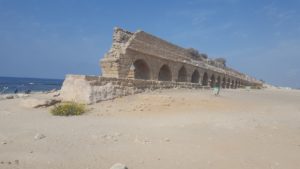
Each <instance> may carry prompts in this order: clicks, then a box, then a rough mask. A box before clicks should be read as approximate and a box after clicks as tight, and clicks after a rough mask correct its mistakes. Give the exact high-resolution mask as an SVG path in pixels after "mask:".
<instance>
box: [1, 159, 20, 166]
mask: <svg viewBox="0 0 300 169" xmlns="http://www.w3.org/2000/svg"><path fill="white" fill-rule="evenodd" d="M19 163H20V161H19V160H15V161H14V162H11V161H7V162H5V161H0V164H7V165H12V164H16V165H19Z"/></svg>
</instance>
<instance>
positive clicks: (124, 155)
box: [0, 89, 300, 169]
mask: <svg viewBox="0 0 300 169" xmlns="http://www.w3.org/2000/svg"><path fill="white" fill-rule="evenodd" d="M53 95H54V94H53V93H49V94H42V93H39V94H31V95H29V96H28V97H29V98H41V97H42V98H52V97H53ZM26 99H28V98H16V99H6V100H1V101H0V168H1V169H41V168H43V169H70V168H72V169H109V168H110V167H111V166H112V165H113V164H115V163H123V164H125V165H126V166H128V168H129V169H154V168H155V169H174V168H187V169H188V168H197V169H298V168H299V166H300V91H299V90H283V89H282V90H279V89H278V90H277V89H274V90H270V89H264V90H246V89H236V90H231V89H226V90H222V91H221V95H220V96H217V97H216V96H214V95H213V94H212V91H211V90H188V89H169V90H157V91H153V92H146V93H141V94H137V95H132V96H127V97H122V98H117V99H115V100H109V101H103V102H100V103H97V104H94V105H89V106H88V109H89V111H88V112H87V113H86V114H84V115H81V116H72V117H59V116H53V115H51V114H50V113H49V111H50V109H51V107H48V108H30V107H26V105H24V100H26ZM25 103H26V102H25Z"/></svg>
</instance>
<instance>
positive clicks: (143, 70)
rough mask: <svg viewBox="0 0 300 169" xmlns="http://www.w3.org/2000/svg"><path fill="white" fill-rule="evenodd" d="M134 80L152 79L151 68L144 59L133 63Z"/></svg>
mask: <svg viewBox="0 0 300 169" xmlns="http://www.w3.org/2000/svg"><path fill="white" fill-rule="evenodd" d="M133 66H134V78H135V79H144V80H149V79H150V78H151V75H150V68H149V66H148V64H147V63H146V62H145V61H144V60H143V59H138V60H136V61H135V62H134V63H133Z"/></svg>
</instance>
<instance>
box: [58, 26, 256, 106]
mask: <svg viewBox="0 0 300 169" xmlns="http://www.w3.org/2000/svg"><path fill="white" fill-rule="evenodd" d="M100 65H101V67H102V73H103V75H102V76H100V77H99V76H84V75H67V77H66V79H65V81H64V84H63V87H62V96H63V99H64V100H66V101H77V102H82V103H87V104H90V103H95V102H98V101H102V100H108V99H113V98H116V97H120V96H125V95H130V94H134V93H139V92H142V91H144V90H152V89H158V88H174V87H181V88H210V87H214V86H220V87H222V88H233V89H234V88H240V87H244V86H252V87H259V86H261V85H262V83H261V82H260V81H258V80H256V79H254V78H251V77H249V76H248V75H245V74H243V73H240V72H238V71H236V70H233V69H231V68H228V67H226V65H225V60H224V59H215V60H212V59H209V58H207V56H206V55H205V54H201V53H199V52H198V51H197V50H194V49H185V48H182V47H179V46H176V45H174V44H171V43H169V42H167V41H164V40H162V39H160V38H158V37H155V36H153V35H150V34H148V33H146V32H143V31H137V32H135V33H132V32H128V31H125V30H123V29H120V28H115V29H114V34H113V44H112V47H111V49H110V50H109V52H108V53H107V54H106V55H105V56H104V58H103V59H102V60H101V61H100Z"/></svg>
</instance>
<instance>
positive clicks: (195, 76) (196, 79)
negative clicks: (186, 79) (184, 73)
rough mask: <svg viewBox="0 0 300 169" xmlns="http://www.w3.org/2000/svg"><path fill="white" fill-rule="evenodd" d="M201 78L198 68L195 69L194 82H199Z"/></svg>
mask: <svg viewBox="0 0 300 169" xmlns="http://www.w3.org/2000/svg"><path fill="white" fill-rule="evenodd" d="M199 80H200V74H199V71H198V70H194V72H193V74H192V80H191V82H192V83H199Z"/></svg>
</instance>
